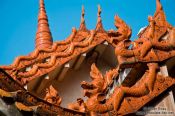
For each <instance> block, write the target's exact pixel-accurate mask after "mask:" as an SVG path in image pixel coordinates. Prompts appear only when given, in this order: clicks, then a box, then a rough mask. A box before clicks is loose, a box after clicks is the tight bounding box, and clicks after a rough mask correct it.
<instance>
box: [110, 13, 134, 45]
mask: <svg viewBox="0 0 175 116" xmlns="http://www.w3.org/2000/svg"><path fill="white" fill-rule="evenodd" d="M114 19H115V27H116V28H117V31H114V30H110V31H109V35H110V36H111V40H110V41H111V43H114V45H117V44H118V43H119V42H120V41H122V40H125V39H129V38H130V37H131V34H132V30H131V28H130V27H129V26H128V25H127V24H126V23H125V22H124V21H123V20H122V19H121V18H120V17H119V16H118V15H116V16H115V17H114Z"/></svg>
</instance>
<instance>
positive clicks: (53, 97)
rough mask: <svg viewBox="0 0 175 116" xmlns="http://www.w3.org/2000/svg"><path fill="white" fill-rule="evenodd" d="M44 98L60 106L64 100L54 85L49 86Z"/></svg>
mask: <svg viewBox="0 0 175 116" xmlns="http://www.w3.org/2000/svg"><path fill="white" fill-rule="evenodd" d="M44 100H46V101H47V102H49V103H51V104H55V105H57V106H59V105H60V104H61V101H62V99H61V97H60V96H59V94H58V91H57V90H56V89H55V88H54V87H53V86H52V85H50V86H49V88H47V89H46V95H45V97H44Z"/></svg>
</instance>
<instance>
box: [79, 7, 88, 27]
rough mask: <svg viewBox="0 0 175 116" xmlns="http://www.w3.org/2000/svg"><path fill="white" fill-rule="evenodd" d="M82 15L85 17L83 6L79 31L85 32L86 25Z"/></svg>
mask: <svg viewBox="0 0 175 116" xmlns="http://www.w3.org/2000/svg"><path fill="white" fill-rule="evenodd" d="M84 15H85V11H84V6H83V5H82V11H81V23H80V27H79V30H87V29H86V23H85V19H84Z"/></svg>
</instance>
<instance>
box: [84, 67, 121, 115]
mask: <svg viewBox="0 0 175 116" xmlns="http://www.w3.org/2000/svg"><path fill="white" fill-rule="evenodd" d="M90 75H91V78H92V82H90V83H88V82H85V81H83V82H82V83H81V86H82V88H83V89H84V91H83V92H84V96H87V97H88V98H89V99H88V100H87V101H86V102H85V106H86V107H85V108H86V111H87V112H90V115H92V116H95V115H96V113H104V112H106V111H107V110H109V109H111V108H112V105H111V104H112V99H111V100H109V101H107V103H106V102H105V99H106V97H105V96H106V94H107V91H108V86H110V85H111V83H112V81H113V79H114V78H115V77H117V75H118V68H116V69H113V70H110V71H108V72H106V74H105V76H103V75H102V74H101V72H100V71H99V70H98V68H97V67H96V66H95V64H92V66H91V72H90ZM106 104H108V105H106Z"/></svg>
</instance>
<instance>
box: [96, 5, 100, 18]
mask: <svg viewBox="0 0 175 116" xmlns="http://www.w3.org/2000/svg"><path fill="white" fill-rule="evenodd" d="M97 15H98V18H101V16H100V15H101V7H100V5H98V14H97Z"/></svg>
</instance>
